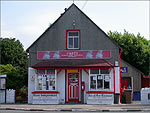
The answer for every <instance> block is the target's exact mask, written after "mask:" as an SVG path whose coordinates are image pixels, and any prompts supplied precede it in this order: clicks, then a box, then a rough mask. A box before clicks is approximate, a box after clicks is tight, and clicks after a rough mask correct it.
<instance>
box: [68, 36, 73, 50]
mask: <svg viewBox="0 0 150 113" xmlns="http://www.w3.org/2000/svg"><path fill="white" fill-rule="evenodd" d="M69 48H73V38H69Z"/></svg>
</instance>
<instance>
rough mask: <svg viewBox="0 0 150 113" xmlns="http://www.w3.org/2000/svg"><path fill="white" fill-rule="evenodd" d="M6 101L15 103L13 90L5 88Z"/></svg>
mask: <svg viewBox="0 0 150 113" xmlns="http://www.w3.org/2000/svg"><path fill="white" fill-rule="evenodd" d="M6 103H15V90H13V89H7V93H6Z"/></svg>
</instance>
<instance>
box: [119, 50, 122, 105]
mask: <svg viewBox="0 0 150 113" xmlns="http://www.w3.org/2000/svg"><path fill="white" fill-rule="evenodd" d="M122 52H123V50H122V49H121V51H120V53H119V69H120V103H121V99H122V97H121V54H122Z"/></svg>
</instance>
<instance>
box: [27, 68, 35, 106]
mask: <svg viewBox="0 0 150 113" xmlns="http://www.w3.org/2000/svg"><path fill="white" fill-rule="evenodd" d="M35 75H36V73H35V69H33V68H31V67H29V68H28V104H32V92H33V91H34V90H35Z"/></svg>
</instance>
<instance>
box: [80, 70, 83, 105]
mask: <svg viewBox="0 0 150 113" xmlns="http://www.w3.org/2000/svg"><path fill="white" fill-rule="evenodd" d="M80 85H81V92H80V93H81V95H80V99H81V104H82V103H83V102H82V70H81V69H80Z"/></svg>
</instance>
